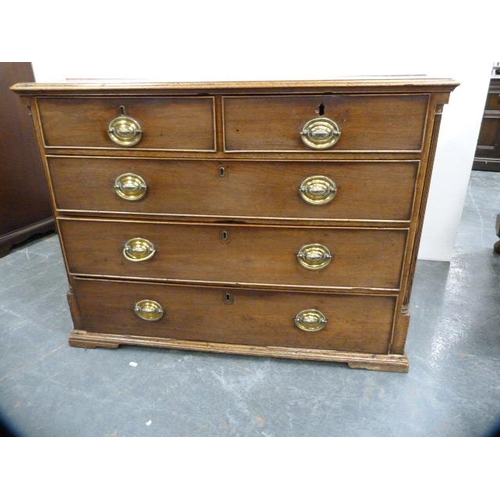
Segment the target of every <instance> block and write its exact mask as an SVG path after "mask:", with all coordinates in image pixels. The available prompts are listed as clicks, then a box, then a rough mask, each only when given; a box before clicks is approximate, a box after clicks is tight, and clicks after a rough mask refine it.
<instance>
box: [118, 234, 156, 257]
mask: <svg viewBox="0 0 500 500" xmlns="http://www.w3.org/2000/svg"><path fill="white" fill-rule="evenodd" d="M155 252H156V249H155V246H154V245H153V243H151V242H150V241H149V240H146V239H144V238H132V239H130V240H128V241H127V242H126V243H125V245H123V256H124V257H125V258H126V259H127V260H130V261H131V262H143V261H145V260H149V259H151V258H152V257H153V255H154V254H155Z"/></svg>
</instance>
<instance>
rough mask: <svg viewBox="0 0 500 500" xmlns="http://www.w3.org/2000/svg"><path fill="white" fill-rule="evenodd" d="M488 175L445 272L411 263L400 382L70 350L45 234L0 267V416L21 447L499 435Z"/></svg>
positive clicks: (393, 376) (477, 179) (309, 368)
mask: <svg viewBox="0 0 500 500" xmlns="http://www.w3.org/2000/svg"><path fill="white" fill-rule="evenodd" d="M497 212H500V174H496V173H492V172H472V176H471V181H470V187H469V192H468V194H467V200H466V206H465V208H464V213H463V219H462V224H461V227H460V232H459V234H458V237H457V242H456V252H455V256H454V258H453V260H452V262H451V264H450V265H448V264H446V263H442V262H429V261H419V262H418V267H417V273H416V277H415V286H414V292H413V297H412V304H411V312H412V322H411V330H410V336H409V341H408V344H407V354H408V356H409V358H410V364H411V368H410V372H409V373H408V374H397V373H377V372H370V371H365V370H354V369H350V368H347V367H346V366H345V365H343V364H336V363H321V362H302V361H291V360H290V361H289V360H277V359H267V358H251V357H239V356H230V355H218V354H206V353H195V352H184V351H169V350H157V349H151V348H138V347H120V348H119V349H116V350H108V349H78V348H70V347H68V343H67V335H68V333H69V332H70V330H71V328H72V323H71V318H70V315H69V311H68V307H67V305H66V298H65V293H66V288H67V281H66V277H65V274H64V267H63V263H62V258H61V252H60V249H59V242H58V239H57V236H56V235H54V234H52V235H49V236H46V237H43V238H40V239H37V240H36V241H34V242H31V243H29V244H25V245H23V246H21V247H19V248H17V249H16V250H15V251H13V252H12V253H11V254H10V255H8V256H6V257H4V258H2V259H0V276H1V284H0V415H1V416H2V417H3V420H4V422H5V423H6V424H7V426H9V427H10V429H11V430H12V432H13V433H14V434H16V435H22V436H485V435H491V434H493V433H495V429H497V425H498V424H499V423H500V286H499V277H500V257H499V256H494V255H493V253H492V246H493V244H494V242H495V241H496V236H495V231H494V222H495V214H496V213H497Z"/></svg>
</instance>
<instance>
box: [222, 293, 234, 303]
mask: <svg viewBox="0 0 500 500" xmlns="http://www.w3.org/2000/svg"><path fill="white" fill-rule="evenodd" d="M233 302H234V298H233V294H232V293H229V292H225V293H224V304H227V305H231V304H232V303H233Z"/></svg>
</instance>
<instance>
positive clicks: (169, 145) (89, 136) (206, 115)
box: [37, 97, 215, 151]
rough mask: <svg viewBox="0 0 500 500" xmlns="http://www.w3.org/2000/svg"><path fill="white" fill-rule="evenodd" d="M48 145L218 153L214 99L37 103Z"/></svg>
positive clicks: (89, 100) (101, 100) (188, 98)
mask: <svg viewBox="0 0 500 500" xmlns="http://www.w3.org/2000/svg"><path fill="white" fill-rule="evenodd" d="M37 103H38V108H39V111H40V119H41V126H42V131H43V139H44V143H45V146H47V147H56V148H61V147H62V148H105V149H116V148H118V149H122V148H123V149H153V150H154V149H159V150H171V151H214V150H215V126H214V101H213V98H211V97H183V98H176V97H162V98H147V97H143V98H140V99H134V98H123V97H120V98H74V99H48V98H47V99H45V98H40V99H38V101H37Z"/></svg>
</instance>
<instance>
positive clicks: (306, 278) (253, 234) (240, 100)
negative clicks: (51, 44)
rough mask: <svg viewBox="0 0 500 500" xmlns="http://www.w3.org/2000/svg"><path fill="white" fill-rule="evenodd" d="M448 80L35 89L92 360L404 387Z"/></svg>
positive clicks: (31, 100) (80, 343) (30, 88)
mask: <svg viewBox="0 0 500 500" xmlns="http://www.w3.org/2000/svg"><path fill="white" fill-rule="evenodd" d="M456 85H457V84H456V83H455V82H453V81H451V80H445V79H443V80H441V79H394V80H376V79H373V80H344V81H315V82H251V83H206V84H141V85H139V84H126V85H112V84H102V85H100V84H61V85H57V84H50V85H42V84H28V83H26V84H18V85H15V86H14V87H13V90H14V91H15V92H17V93H18V94H20V95H21V96H22V97H23V98H24V99H25V100H26V104H27V105H28V106H29V107H30V109H31V114H32V116H33V120H34V124H35V128H36V131H37V136H38V141H39V145H40V150H41V153H42V156H43V158H44V163H45V169H46V174H47V178H48V181H49V184H50V187H51V191H52V202H53V209H54V213H55V216H56V220H57V226H58V230H59V234H60V238H61V244H62V249H63V254H64V259H65V263H66V267H67V272H68V277H69V282H70V291H69V294H68V297H69V303H70V308H71V312H72V316H73V320H74V325H75V329H74V330H73V332H72V333H71V335H70V344H71V345H72V346H77V347H97V346H102V347H117V346H119V345H120V344H133V345H142V346H155V347H168V348H175V349H192V350H202V351H212V352H225V353H237V354H248V355H257V356H274V357H287V358H297V359H310V360H323V361H340V362H347V363H348V364H349V365H350V366H351V367H362V368H368V369H374V370H387V371H403V372H404V371H407V370H408V360H407V357H406V355H405V352H404V346H405V340H406V335H407V330H408V325H409V315H408V304H409V300H410V291H411V285H412V278H413V274H414V268H415V261H416V257H417V250H418V244H419V237H420V232H421V228H422V221H423V216H424V210H425V203H426V197H427V193H428V189H429V180H430V176H431V169H432V162H433V156H434V152H435V148H436V143H437V137H438V130H439V123H440V116H441V113H442V109H443V105H444V104H446V103H447V101H448V98H449V94H450V92H451V91H452V90H453V89H454V88H455V87H456Z"/></svg>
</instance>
